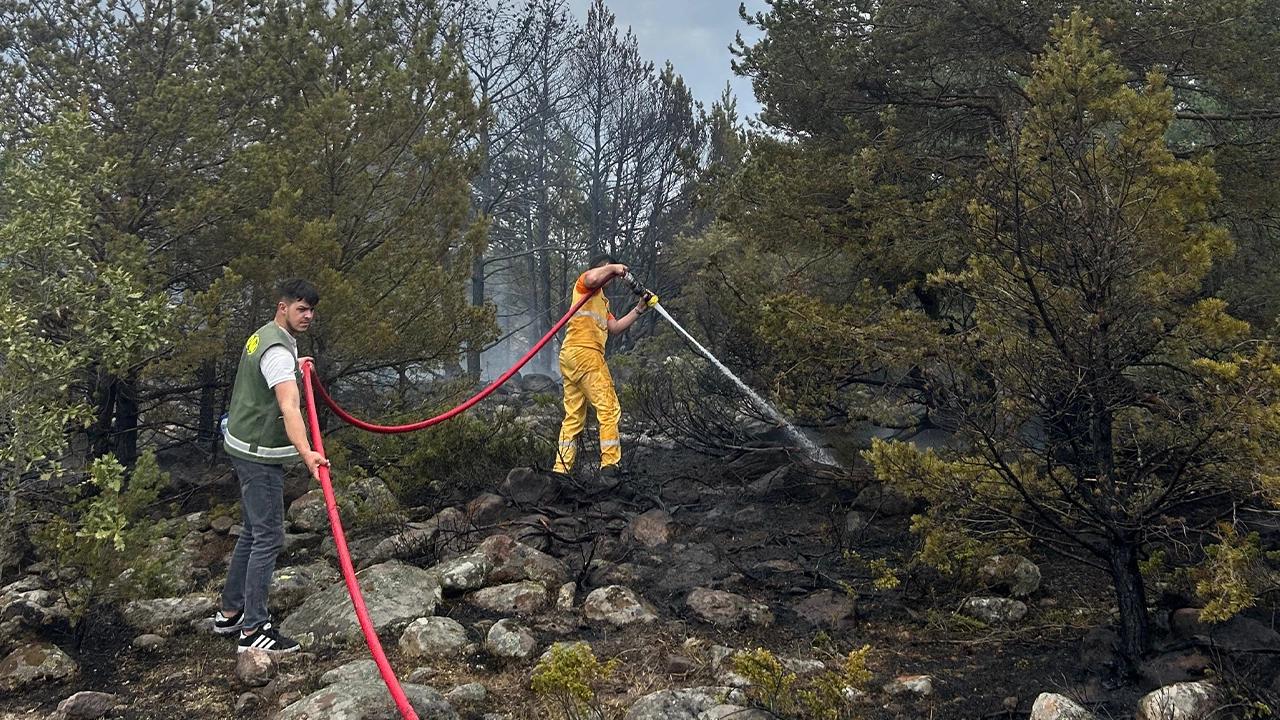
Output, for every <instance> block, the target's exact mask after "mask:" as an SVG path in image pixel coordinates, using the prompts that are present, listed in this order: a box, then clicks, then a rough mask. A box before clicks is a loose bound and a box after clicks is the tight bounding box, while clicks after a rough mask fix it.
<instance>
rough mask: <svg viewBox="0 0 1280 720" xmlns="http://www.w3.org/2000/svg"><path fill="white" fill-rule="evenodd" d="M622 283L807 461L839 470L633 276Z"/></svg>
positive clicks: (835, 462)
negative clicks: (778, 429)
mask: <svg viewBox="0 0 1280 720" xmlns="http://www.w3.org/2000/svg"><path fill="white" fill-rule="evenodd" d="M622 280H623V282H625V283H627V285H629V286H630V287H631V292H633V293H635V294H636V296H637V297H639V298H640V299H641V300H643V301H644V303H645V305H646V306H647V307H651V308H654V309H656V310H657V311H658V314H659V315H661V316H662V317H664V318H666V320H667V322H669V323H671V326H672V327H674V328H675V329H676V330H679V331H680V334H681V335H684V337H685V339H686V340H688V341H689V343H690V344H691V345H693V347H694V348H695V349H697V351H698V352H699V353H700V354H701V355H702V356H703V357H705V358H706V359H708V360H710V361H711V364H712V365H714V366H716V368H717V369H719V370H720V372H722V373H724V375H725V377H727V378H729V379H730V380H732V381H733V382H734V384H736V385H737V386H738V389H739V390H741V391H742V392H743V394H745V395H746V396H747V397H748V398H750V399H751V402H752V403H754V404H755V406H756V407H757V408H759V409H760V410H761V411H762V412H763V413H764V414H765V415H766V416H767V417H768V418H769V419H771V420H773V421H774V422H776V423H778V424H779V425H780V426H781V427H782V429H783V430H784V431H785V432H786V433H787V436H788V437H790V438H791V439H793V440H795V441H796V443H797V444H798V445H799V446H800V447H801V448H802V449H804V451H805V452H806V453H808V454H809V457H811V458H812V459H813V460H815V461H817V462H819V463H822V464H823V465H833V466H836V467H839V466H840V463H839V461H837V460H836V459H835V458H834V457H832V455H831V453H829V452H827V451H826V449H825V448H823V447H820V446H819V445H818V444H817V443H815V442H814V441H813V440H810V439H809V437H808V436H807V435H805V434H804V433H803V432H801V431H800V428H798V427H796V426H795V425H793V424H792V423H791V421H789V420H787V419H786V418H785V417H783V416H782V413H780V412H778V409H777V408H775V407H774V406H773V405H772V404H770V403H769V401H768V400H765V399H764V398H763V397H761V396H760V394H759V393H757V392H756V391H755V390H752V389H751V387H750V386H749V385H747V384H746V383H745V382H743V381H742V379H741V378H739V377H738V376H737V375H735V374H733V371H732V370H730V369H729V368H728V367H727V366H726V365H725V364H724V363H722V362H720V360H719V359H718V358H716V356H715V355H712V354H711V351H710V350H708V349H706V348H705V347H703V346H702V343H700V342H698V341H697V340H696V339H694V337H693V335H690V334H689V331H688V330H685V329H684V327H683V326H681V325H680V323H678V322H676V319H675V318H673V317H671V313H669V312H667V309H666V308H664V307H662V303H660V302H659V301H658V296H657V295H655V294H654V293H653V292H651V291H649V290H648V289H646V288H645V287H644V286H643V285H641V284H640V282H639V281H638V280H636V278H635V276H634V275H632V274H631V273H630V272H627V273H624V274H623V276H622Z"/></svg>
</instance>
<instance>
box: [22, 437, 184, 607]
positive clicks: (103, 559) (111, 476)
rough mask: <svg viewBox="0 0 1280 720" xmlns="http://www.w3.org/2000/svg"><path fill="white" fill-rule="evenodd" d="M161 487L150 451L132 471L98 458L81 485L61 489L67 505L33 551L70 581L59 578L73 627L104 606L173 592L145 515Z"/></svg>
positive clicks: (155, 532)
mask: <svg viewBox="0 0 1280 720" xmlns="http://www.w3.org/2000/svg"><path fill="white" fill-rule="evenodd" d="M167 485H168V474H167V473H163V472H161V471H160V468H159V465H157V463H156V458H155V455H154V454H153V453H151V452H147V453H145V454H143V455H142V457H140V458H139V459H138V463H137V465H136V466H135V467H134V469H133V471H132V472H130V473H126V471H125V468H124V466H123V465H121V464H120V463H119V461H117V460H116V458H115V456H113V455H107V456H104V457H101V458H98V459H97V460H95V461H94V462H93V465H92V466H91V467H90V468H89V475H88V477H87V478H86V479H85V481H84V482H82V483H76V484H71V485H68V486H67V487H66V490H65V491H66V493H67V495H68V498H67V499H68V501H69V502H68V504H67V505H66V510H65V511H63V512H61V513H58V514H54V515H52V516H51V517H49V518H48V519H47V521H46V522H45V523H44V524H43V525H42V526H41V527H40V528H39V529H38V530H37V531H36V533H35V534H34V537H33V540H34V542H35V545H36V548H37V551H38V552H40V554H41V555H42V556H44V557H46V558H48V559H49V560H51V561H52V562H53V564H54V568H55V570H56V571H57V573H58V575H59V577H60V578H73V579H74V580H73V581H71V582H64V583H62V592H63V598H64V599H65V601H66V602H67V605H68V607H69V609H70V611H71V622H72V624H73V625H77V624H79V623H80V621H81V620H83V619H84V618H85V617H86V616H88V615H90V614H91V613H92V611H93V610H94V609H95V608H96V607H98V606H100V605H102V604H105V603H110V602H120V601H125V600H130V599H134V598H138V597H154V596H157V595H160V594H166V593H168V592H170V591H171V590H172V587H171V585H170V581H169V580H168V579H166V578H165V569H166V566H167V565H168V562H167V561H169V560H171V558H170V557H168V556H165V555H163V554H157V553H156V552H155V551H154V548H155V547H156V546H157V544H156V540H157V539H159V537H160V527H159V526H158V525H157V524H156V523H154V522H152V521H151V520H150V519H149V518H148V516H147V512H148V510H149V509H150V508H151V507H152V505H153V504H154V503H155V502H156V499H157V498H158V497H159V495H160V490H161V489H162V488H164V487H165V486H167Z"/></svg>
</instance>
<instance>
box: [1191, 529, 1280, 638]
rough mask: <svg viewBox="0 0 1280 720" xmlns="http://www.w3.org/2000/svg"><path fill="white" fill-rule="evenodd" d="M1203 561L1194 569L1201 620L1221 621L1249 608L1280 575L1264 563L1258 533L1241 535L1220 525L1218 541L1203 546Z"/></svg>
mask: <svg viewBox="0 0 1280 720" xmlns="http://www.w3.org/2000/svg"><path fill="white" fill-rule="evenodd" d="M1205 555H1206V558H1205V561H1204V563H1203V564H1201V565H1200V566H1198V567H1196V568H1194V569H1193V571H1192V573H1191V576H1192V580H1193V581H1194V582H1195V590H1196V595H1197V596H1198V597H1199V598H1200V600H1201V601H1203V602H1204V607H1203V609H1201V611H1200V619H1201V620H1204V621H1205V622H1222V621H1223V620H1227V619H1230V618H1231V617H1232V616H1233V615H1235V614H1236V613H1239V612H1240V611H1242V610H1245V609H1247V608H1249V607H1252V606H1253V605H1254V604H1255V603H1256V602H1257V599H1258V596H1259V594H1260V593H1261V591H1262V590H1263V589H1264V588H1269V587H1275V584H1276V580H1277V579H1278V578H1280V574H1277V573H1276V572H1274V571H1272V570H1271V569H1270V568H1269V567H1268V566H1267V564H1266V562H1265V558H1266V554H1265V553H1264V552H1263V550H1262V540H1261V537H1260V536H1259V535H1258V533H1256V532H1254V533H1248V534H1242V533H1240V532H1239V531H1238V530H1236V528H1235V527H1233V526H1231V525H1228V524H1223V525H1222V526H1220V527H1219V529H1218V542H1216V543H1214V544H1212V545H1209V546H1208V547H1206V548H1205Z"/></svg>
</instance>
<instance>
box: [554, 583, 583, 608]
mask: <svg viewBox="0 0 1280 720" xmlns="http://www.w3.org/2000/svg"><path fill="white" fill-rule="evenodd" d="M577 597H578V585H577V583H571V582H567V583H565V584H563V585H561V586H560V589H559V590H557V591H556V609H557V610H560V611H562V612H569V611H571V610H573V601H574V600H575V599H577Z"/></svg>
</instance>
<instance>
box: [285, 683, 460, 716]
mask: <svg viewBox="0 0 1280 720" xmlns="http://www.w3.org/2000/svg"><path fill="white" fill-rule="evenodd" d="M400 687H401V689H403V690H404V694H405V697H407V698H408V699H409V704H410V705H412V706H413V709H414V710H415V711H416V712H417V713H418V717H421V718H431V720H458V713H456V712H455V711H454V709H453V707H452V706H451V705H449V703H448V702H446V701H445V699H444V696H443V695H441V694H440V693H439V692H437V691H436V690H435V689H434V688H430V687H427V686H426V685H414V684H412V683H408V684H404V685H401V686H400ZM399 719H400V713H399V711H398V710H396V705H395V702H394V701H393V700H392V699H391V693H390V692H389V691H388V690H387V686H386V685H384V684H383V683H382V681H381V680H377V681H375V682H361V681H357V682H342V683H337V684H335V685H330V686H328V687H326V688H322V689H320V690H317V691H315V692H313V693H311V694H310V695H308V696H306V697H304V698H302V699H301V700H299V701H297V702H295V703H293V704H292V705H290V706H289V707H287V708H285V709H284V710H281V711H280V712H279V713H278V714H277V715H276V716H275V720H399Z"/></svg>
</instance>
